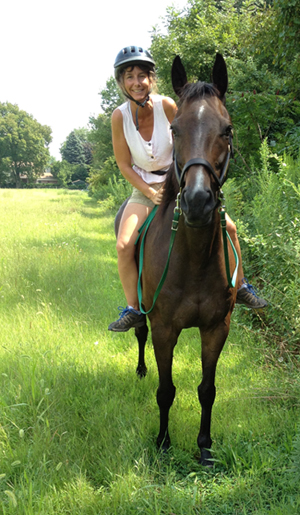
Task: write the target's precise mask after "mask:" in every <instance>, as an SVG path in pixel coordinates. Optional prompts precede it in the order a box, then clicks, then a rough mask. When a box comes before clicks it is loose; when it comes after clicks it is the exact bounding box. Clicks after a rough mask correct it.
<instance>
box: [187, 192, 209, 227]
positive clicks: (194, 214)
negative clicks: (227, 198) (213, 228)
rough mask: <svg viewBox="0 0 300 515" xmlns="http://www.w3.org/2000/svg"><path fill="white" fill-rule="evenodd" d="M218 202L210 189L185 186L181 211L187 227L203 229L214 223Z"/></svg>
mask: <svg viewBox="0 0 300 515" xmlns="http://www.w3.org/2000/svg"><path fill="white" fill-rule="evenodd" d="M215 207H216V201H215V199H214V195H213V193H212V191H211V189H210V188H201V189H199V188H191V187H188V186H185V187H184V189H183V191H182V195H181V209H182V212H183V215H184V220H185V223H186V225H188V226H190V227H203V226H205V225H208V224H209V223H210V222H211V221H212V216H213V212H214V209H215Z"/></svg>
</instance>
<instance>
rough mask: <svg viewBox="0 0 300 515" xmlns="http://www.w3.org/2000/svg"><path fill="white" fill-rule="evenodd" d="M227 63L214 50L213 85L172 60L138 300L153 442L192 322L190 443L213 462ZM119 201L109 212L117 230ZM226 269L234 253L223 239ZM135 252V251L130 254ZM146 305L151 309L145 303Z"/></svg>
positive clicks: (222, 298) (224, 332)
mask: <svg viewBox="0 0 300 515" xmlns="http://www.w3.org/2000/svg"><path fill="white" fill-rule="evenodd" d="M227 84H228V79H227V68H226V63H225V61H224V59H223V57H222V56H221V55H220V54H217V55H216V59H215V63H214V66H213V71H212V84H208V83H205V82H196V83H188V81H187V77H186V72H185V69H184V66H183V64H182V62H181V59H180V57H179V56H177V57H175V59H174V62H173V65H172V85H173V89H174V91H175V93H176V94H177V96H178V97H179V102H178V112H177V115H176V117H175V119H174V121H173V122H172V125H171V130H172V132H173V137H174V162H173V164H172V165H171V166H170V169H169V170H168V173H167V178H166V182H165V187H164V195H163V200H162V203H161V204H160V206H159V207H158V210H157V212H156V214H155V217H154V219H153V220H152V222H151V224H150V226H149V228H148V230H147V234H146V237H145V242H144V257H143V268H142V295H143V300H142V306H143V309H144V310H146V312H147V310H148V311H150V312H149V313H148V318H149V320H150V324H151V332H152V342H153V347H154V353H155V358H156V363H157V368H158V375H159V385H158V389H157V404H158V407H159V413H160V429H159V434H158V437H157V445H158V447H159V448H160V449H162V450H163V451H166V450H167V449H168V448H169V447H170V443H171V440H170V435H169V429H168V420H169V410H170V408H171V406H172V403H173V401H174V398H175V391H176V388H175V386H174V384H173V380H172V361H173V351H174V347H175V345H176V343H177V340H178V337H179V335H180V333H181V331H182V329H184V328H189V327H198V328H199V330H200V336H201V344H202V345H201V361H202V380H201V383H200V385H199V386H198V398H199V402H200V405H201V422H200V431H199V434H198V438H197V443H198V446H199V449H200V463H201V464H202V465H205V466H212V462H213V460H212V454H211V445H212V439H211V435H210V428H211V413H212V407H213V403H214V400H215V396H216V388H215V373H216V366H217V362H218V358H219V356H220V353H221V351H222V349H223V346H224V344H225V341H226V339H227V336H228V333H229V326H230V317H231V314H232V311H233V308H234V304H235V298H236V287H235V286H234V287H233V286H232V284H228V277H227V275H226V271H225V258H224V250H223V236H222V230H221V223H220V209H219V208H220V190H221V186H222V184H223V183H224V181H225V179H226V176H227V168H228V162H229V157H230V154H231V152H232V140H231V138H232V123H231V119H230V116H229V114H228V112H227V110H226V107H225V94H226V91H227ZM179 192H180V195H179V196H180V198H181V201H180V204H181V205H180V207H178V206H177V208H175V210H176V209H177V210H178V209H179V210H180V209H181V211H180V212H182V214H181V215H180V216H179V220H178V223H177V224H176V227H175V230H176V236H175V239H174V245H173V249H172V252H171V256H170V261H169V268H168V272H167V275H166V278H165V282H164V284H163V287H162V289H161V291H160V293H159V295H158V297H157V300H156V302H155V305H154V307H153V306H152V304H153V297H154V295H155V291H156V288H157V285H158V283H159V281H160V279H161V276H162V274H163V271H164V267H165V263H166V261H167V256H168V251H169V240H170V232H171V225H172V223H173V222H172V221H173V216H174V215H173V212H174V206H175V203H176V198H178V193H179ZM124 205H125V203H124V204H123V206H122V207H121V208H120V210H119V213H118V215H117V217H116V226H115V229H116V231H117V230H118V224H119V221H120V217H121V214H122V210H123V208H124ZM228 255H229V263H230V265H229V266H230V271H232V270H233V269H234V252H233V250H232V248H230V245H229V244H228ZM137 259H139V257H138V253H137ZM152 308H153V309H152ZM147 334H148V328H147V324H146V323H145V326H143V327H140V328H136V329H135V335H136V337H137V339H138V344H139V361H138V367H137V373H138V375H139V376H140V377H143V376H144V375H146V372H147V368H146V365H145V359H144V349H145V343H146V339H147Z"/></svg>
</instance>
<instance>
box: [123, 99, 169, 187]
mask: <svg viewBox="0 0 300 515" xmlns="http://www.w3.org/2000/svg"><path fill="white" fill-rule="evenodd" d="M162 98H163V97H162V96H161V95H151V99H152V101H153V115H154V127H153V133H152V137H151V140H150V141H145V140H144V139H143V138H142V136H141V135H140V133H139V131H137V130H136V126H135V125H134V123H133V119H132V113H131V109H130V102H125V103H124V104H122V105H121V106H120V107H119V108H118V109H120V111H121V112H122V115H123V130H124V136H125V139H126V142H127V145H128V147H129V150H130V153H131V163H132V165H133V166H132V168H133V169H134V171H135V172H136V173H137V174H138V175H139V176H140V177H142V179H143V180H144V181H145V182H146V183H147V184H152V183H155V182H164V180H165V178H166V176H165V175H155V174H153V173H149V172H153V171H155V170H167V169H168V168H169V166H170V164H171V163H172V160H173V157H172V153H173V138H172V133H171V129H170V122H169V120H168V118H167V116H166V114H165V111H164V108H163V105H162ZM140 109H142V108H140Z"/></svg>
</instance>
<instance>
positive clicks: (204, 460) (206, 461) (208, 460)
mask: <svg viewBox="0 0 300 515" xmlns="http://www.w3.org/2000/svg"><path fill="white" fill-rule="evenodd" d="M200 451H201V456H200V465H203V467H208V468H213V466H214V461H213V458H212V455H211V453H210V451H209V450H208V449H200Z"/></svg>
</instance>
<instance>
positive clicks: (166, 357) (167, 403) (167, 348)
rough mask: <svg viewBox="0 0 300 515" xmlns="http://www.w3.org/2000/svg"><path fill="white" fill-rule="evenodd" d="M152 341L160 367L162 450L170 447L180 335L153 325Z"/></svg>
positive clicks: (160, 431) (159, 438) (158, 399)
mask: <svg viewBox="0 0 300 515" xmlns="http://www.w3.org/2000/svg"><path fill="white" fill-rule="evenodd" d="M151 329H152V341H153V347H154V352H155V358H156V363H157V368H158V377H159V385H158V389H157V394H156V399H157V404H158V407H159V413H160V429H159V434H158V437H157V445H158V447H159V448H161V449H162V450H164V451H165V450H167V449H168V448H169V447H170V443H171V441H170V435H169V429H168V424H169V411H170V408H171V406H172V404H173V401H174V398H175V392H176V388H175V386H174V384H173V380H172V362H173V350H174V347H175V345H176V343H177V338H178V335H175V334H172V333H171V331H170V330H166V329H165V328H163V327H161V326H160V327H157V326H156V327H155V326H153V325H152V327H151Z"/></svg>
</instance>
